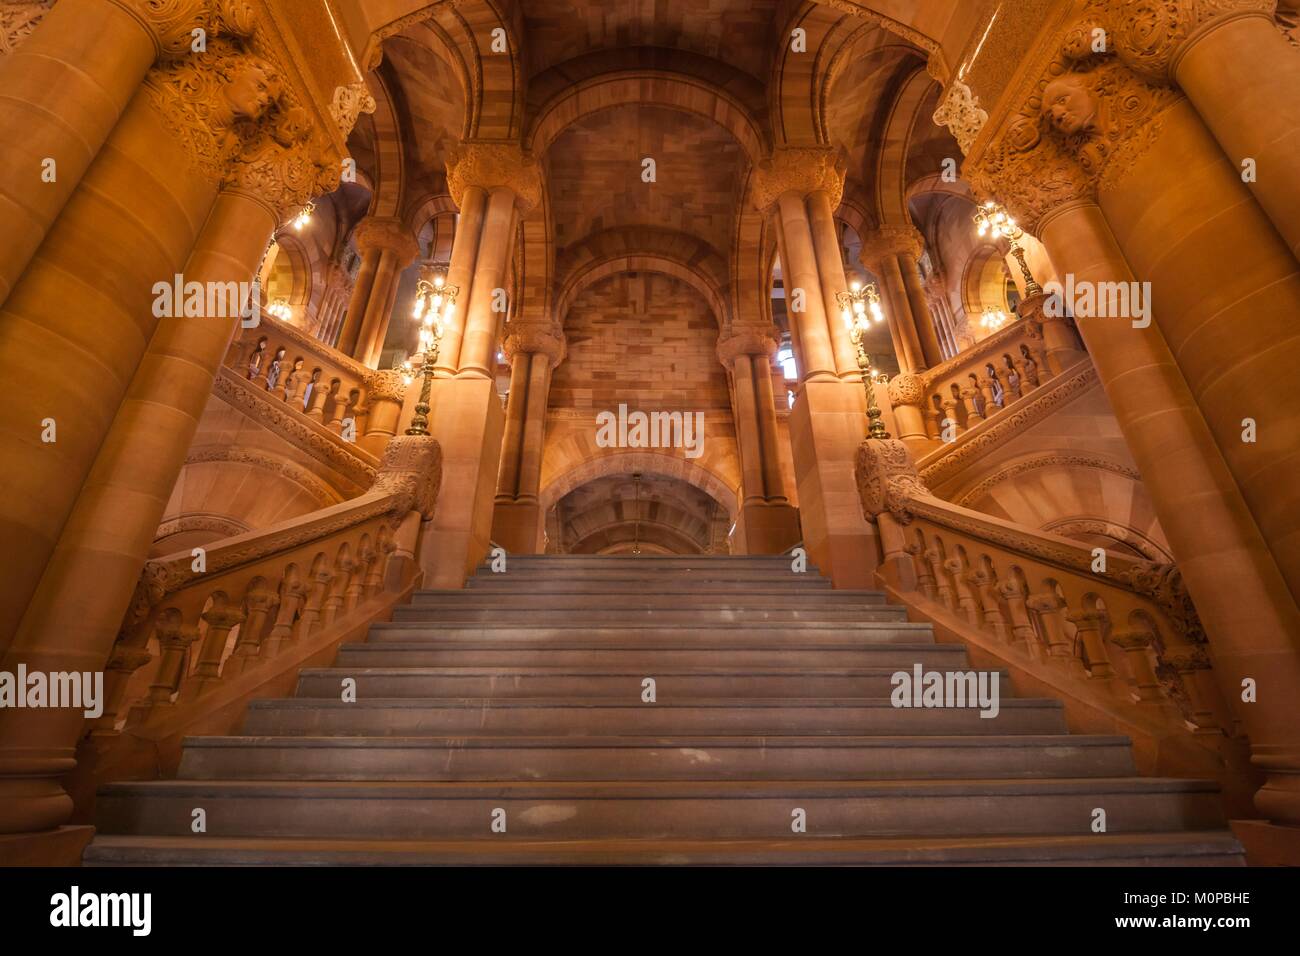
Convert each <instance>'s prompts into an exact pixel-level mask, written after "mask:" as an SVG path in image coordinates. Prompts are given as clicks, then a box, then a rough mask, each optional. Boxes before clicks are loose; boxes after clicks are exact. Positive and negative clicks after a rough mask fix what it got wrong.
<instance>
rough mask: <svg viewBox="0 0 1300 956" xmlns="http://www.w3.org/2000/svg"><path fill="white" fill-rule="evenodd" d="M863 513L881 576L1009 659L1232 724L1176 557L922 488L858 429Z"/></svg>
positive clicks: (1111, 702)
mask: <svg viewBox="0 0 1300 956" xmlns="http://www.w3.org/2000/svg"><path fill="white" fill-rule="evenodd" d="M857 478H858V489H859V493H860V495H861V497H862V506H863V512H864V514H865V515H866V516H867V517H868V519H869V520H872V521H874V522H875V523H876V525H877V527H878V529H879V531H880V536H881V542H882V547H883V550H884V560H883V565H882V568H881V572H880V573H881V575H882V577H883V578H884V579H885V581H886V582H887V583H888V585H889V586H890V587H891V588H892V589H894V590H895V591H896V592H897V593H898V594H899V595H900V596H902V597H903V598H904V599H905V600H907V601H908V603H910V604H914V605H915V606H916V607H918V608H919V609H922V610H923V611H927V613H929V612H934V613H935V614H937V615H940V616H946V617H950V618H955V619H957V620H958V621H960V622H961V624H962V625H963V630H965V631H968V632H970V633H973V634H976V635H981V636H982V637H984V638H986V639H987V642H986V646H987V647H988V648H989V649H991V650H992V651H993V652H994V653H995V654H997V655H999V656H1001V657H1002V658H1003V659H1005V660H1008V661H1020V662H1024V663H1025V664H1026V666H1029V667H1031V668H1034V669H1036V670H1037V671H1038V672H1039V673H1041V674H1046V675H1048V676H1049V677H1050V676H1051V675H1052V674H1055V678H1054V679H1056V680H1059V681H1061V682H1062V683H1070V682H1084V683H1086V684H1087V685H1088V686H1089V688H1090V692H1091V695H1092V696H1093V697H1094V699H1097V700H1100V701H1102V702H1103V703H1104V704H1105V705H1106V706H1107V707H1118V708H1120V709H1121V710H1122V709H1125V708H1130V709H1132V708H1136V710H1130V716H1131V717H1132V719H1133V720H1137V721H1141V720H1148V721H1149V720H1153V719H1154V720H1160V719H1162V718H1168V717H1176V718H1180V720H1178V721H1177V722H1178V723H1179V725H1180V726H1181V727H1182V728H1183V729H1185V730H1186V731H1187V732H1189V733H1194V734H1202V735H1211V736H1213V735H1220V736H1221V735H1222V734H1223V733H1225V732H1226V730H1225V728H1228V727H1230V726H1231V723H1230V721H1229V718H1228V711H1227V710H1226V708H1225V706H1224V701H1223V700H1222V698H1221V696H1220V694H1219V692H1218V690H1217V688H1216V687H1215V685H1214V682H1213V680H1212V675H1211V674H1210V666H1211V665H1210V659H1209V656H1208V654H1207V652H1206V647H1205V644H1206V636H1205V633H1204V631H1203V630H1202V629H1201V625H1200V622H1199V620H1198V619H1197V617H1196V611H1195V608H1194V607H1193V606H1192V603H1191V599H1190V598H1189V597H1188V595H1187V592H1186V590H1185V589H1184V587H1183V585H1182V580H1181V577H1180V575H1179V573H1178V571H1177V568H1176V567H1174V566H1173V565H1157V564H1154V563H1151V562H1147V561H1142V560H1137V559H1133V558H1129V557H1125V556H1123V555H1119V554H1115V553H1111V552H1106V551H1104V550H1102V549H1091V548H1089V547H1088V546H1086V545H1084V544H1081V543H1079V542H1077V541H1072V540H1071V539H1069V538H1064V537H1061V536H1059V535H1054V534H1049V533H1046V532H1040V531H1035V530H1032V529H1028V528H1025V527H1022V526H1020V525H1016V524H1014V523H1012V522H1009V521H1004V520H1002V519H999V518H995V517H992V516H990V515H985V514H981V513H979V512H976V511H971V510H968V509H966V508H962V507H960V506H958V505H954V504H951V503H949V502H946V501H942V500H940V499H938V498H935V497H933V496H932V495H930V493H929V491H928V489H927V488H926V487H925V485H924V484H923V483H922V481H921V479H920V477H919V476H918V474H917V472H916V469H915V466H914V465H913V463H912V461H911V458H910V456H909V454H908V451H907V448H906V446H904V445H903V443H902V442H899V441H871V440H868V441H866V442H864V443H863V444H862V446H861V448H860V449H859V453H858V462H857Z"/></svg>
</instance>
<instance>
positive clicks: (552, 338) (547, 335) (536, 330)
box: [502, 323, 568, 368]
mask: <svg viewBox="0 0 1300 956" xmlns="http://www.w3.org/2000/svg"><path fill="white" fill-rule="evenodd" d="M511 324H512V326H513V327H512V328H510V329H509V330H508V331H507V333H506V339H505V342H504V344H503V346H502V349H503V351H504V352H505V353H506V356H507V357H508V358H509V359H510V360H511V361H514V357H515V356H516V355H518V354H526V355H545V356H546V357H547V358H548V359H549V360H550V362H551V368H555V367H556V366H557V365H559V364H560V363H561V362H563V361H564V357H565V355H567V354H568V343H567V341H566V340H565V337H564V333H563V332H559V331H557V330H555V329H552V328H551V327H549V326H547V325H542V324H539V323H530V324H519V325H515V324H514V323H511Z"/></svg>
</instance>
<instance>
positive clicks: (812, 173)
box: [753, 146, 845, 212]
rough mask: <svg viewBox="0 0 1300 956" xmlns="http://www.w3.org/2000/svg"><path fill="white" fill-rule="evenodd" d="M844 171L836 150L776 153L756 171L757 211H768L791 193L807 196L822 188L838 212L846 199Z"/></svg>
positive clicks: (795, 149)
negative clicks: (844, 197)
mask: <svg viewBox="0 0 1300 956" xmlns="http://www.w3.org/2000/svg"><path fill="white" fill-rule="evenodd" d="M844 172H845V166H844V163H843V161H842V160H841V159H840V158H839V155H838V153H837V152H836V151H835V150H833V149H829V148H823V147H813V146H799V147H788V148H785V149H778V150H775V151H774V152H773V153H772V155H771V157H769V158H768V159H765V160H764V161H763V162H761V163H759V165H758V166H757V167H755V169H754V174H753V199H754V208H755V209H757V210H758V211H759V212H767V210H769V209H771V208H772V206H773V205H774V204H775V203H776V201H777V200H778V199H779V198H781V196H783V195H785V194H786V193H788V192H794V193H798V194H799V196H800V197H805V196H809V195H811V194H812V193H814V192H816V191H817V190H819V189H820V190H824V191H825V192H826V193H827V195H828V196H829V197H830V203H831V208H832V209H835V208H837V207H838V206H839V204H840V200H841V199H842V198H843V196H844Z"/></svg>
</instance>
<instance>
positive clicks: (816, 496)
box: [790, 382, 879, 588]
mask: <svg viewBox="0 0 1300 956" xmlns="http://www.w3.org/2000/svg"><path fill="white" fill-rule="evenodd" d="M866 437H867V415H866V395H865V393H864V392H863V389H862V386H861V385H860V384H856V383H850V382H805V383H804V384H803V386H802V387H801V388H800V391H799V397H798V399H797V400H796V401H795V405H794V408H793V409H792V410H791V412H790V446H791V451H792V452H793V455H794V470H795V481H796V482H797V484H798V488H799V517H800V522H801V524H802V526H803V542H804V547H805V548H806V549H807V551H808V557H809V559H810V560H811V561H812V562H813V563H815V564H816V565H817V566H818V567H819V568H820V569H821V571H822V573H823V574H826V575H828V576H829V577H830V578H831V580H832V581H834V582H835V586H836V587H837V588H871V587H873V586H874V581H873V574H874V572H875V569H876V566H877V564H878V558H877V555H878V552H879V548H878V547H877V542H876V540H875V539H876V532H875V530H874V529H873V528H872V527H871V526H870V525H869V524H868V523H867V521H866V519H865V518H863V516H862V503H861V500H860V498H859V496H858V487H857V481H856V479H855V477H854V467H855V463H856V459H857V452H858V446H859V445H861V444H862V442H863V440H864V439H865V438H866Z"/></svg>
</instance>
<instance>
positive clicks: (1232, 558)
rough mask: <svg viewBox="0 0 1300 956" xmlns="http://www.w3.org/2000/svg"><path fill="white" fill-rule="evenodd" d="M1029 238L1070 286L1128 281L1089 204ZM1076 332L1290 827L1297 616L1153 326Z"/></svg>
mask: <svg viewBox="0 0 1300 956" xmlns="http://www.w3.org/2000/svg"><path fill="white" fill-rule="evenodd" d="M1039 235H1040V236H1041V238H1042V240H1043V243H1044V245H1046V246H1047V248H1048V250H1049V252H1050V253H1051V256H1052V260H1053V262H1055V263H1057V264H1058V267H1059V269H1060V271H1061V273H1062V274H1063V275H1064V274H1070V273H1073V274H1074V276H1075V281H1076V282H1091V283H1102V282H1125V283H1127V282H1133V281H1135V280H1134V276H1133V272H1132V270H1131V269H1130V268H1129V265H1128V262H1127V261H1126V260H1125V258H1124V255H1123V253H1122V252H1121V251H1120V249H1119V247H1118V245H1117V243H1116V241H1115V238H1114V235H1113V233H1112V232H1111V229H1110V226H1109V224H1108V223H1107V221H1106V217H1105V215H1104V214H1103V213H1102V211H1101V209H1100V208H1099V207H1098V206H1097V205H1096V204H1095V203H1092V202H1089V201H1086V200H1079V201H1075V202H1073V203H1069V204H1066V205H1064V206H1061V207H1058V211H1056V212H1055V213H1053V214H1050V215H1049V216H1048V217H1047V218H1046V219H1045V220H1044V221H1043V222H1042V223H1040V225H1039ZM1078 325H1079V330H1080V333H1081V334H1082V335H1083V338H1084V341H1085V342H1086V344H1087V346H1088V351H1089V353H1090V354H1091V355H1092V358H1093V362H1094V363H1095V365H1096V367H1097V371H1098V374H1099V376H1100V378H1101V382H1102V385H1103V387H1104V388H1105V390H1106V394H1107V397H1108V399H1109V400H1110V404H1111V407H1112V408H1113V409H1114V412H1115V417H1116V420H1117V421H1118V423H1119V426H1120V429H1121V430H1122V432H1123V434H1124V438H1125V440H1126V442H1127V444H1128V447H1129V450H1130V451H1131V452H1132V454H1133V458H1134V460H1135V461H1136V462H1137V465H1138V468H1139V470H1140V471H1141V472H1142V478H1143V482H1144V484H1145V485H1146V487H1147V490H1148V491H1149V493H1150V495H1151V500H1152V504H1153V506H1154V508H1155V511H1156V515H1157V517H1158V518H1159V520H1160V525H1161V527H1162V528H1163V529H1164V531H1165V534H1166V535H1167V536H1168V538H1169V542H1170V546H1171V549H1172V551H1173V554H1174V558H1175V559H1176V560H1177V562H1178V567H1179V569H1180V571H1181V572H1182V575H1183V578H1184V580H1185V581H1186V582H1187V588H1188V591H1189V593H1190V594H1191V596H1192V599H1193V600H1194V601H1195V603H1196V608H1197V611H1198V613H1199V615H1200V618H1201V621H1202V623H1203V624H1204V626H1205V629H1206V632H1207V633H1208V634H1209V638H1210V642H1209V645H1208V647H1209V651H1210V654H1211V656H1212V657H1213V658H1214V671H1215V676H1216V678H1217V679H1218V681H1219V685H1220V687H1221V689H1222V691H1223V693H1224V696H1225V699H1227V700H1228V701H1229V702H1231V703H1232V704H1233V706H1234V710H1235V711H1236V716H1237V718H1238V719H1239V720H1240V721H1241V722H1242V725H1243V726H1244V728H1245V730H1246V733H1247V734H1248V735H1249V737H1250V740H1251V750H1252V754H1253V755H1254V761H1255V763H1256V764H1257V765H1259V766H1260V767H1261V768H1262V769H1263V770H1264V771H1265V773H1266V774H1267V778H1268V782H1267V783H1266V785H1265V787H1264V789H1263V790H1261V791H1260V792H1259V794H1257V795H1256V805H1257V806H1258V807H1259V808H1260V810H1261V811H1263V812H1264V813H1265V814H1266V815H1268V816H1270V817H1272V818H1274V819H1280V820H1283V821H1285V822H1289V823H1293V824H1295V823H1300V739H1297V738H1298V737H1300V732H1298V730H1297V727H1296V723H1295V720H1294V716H1295V715H1294V702H1295V701H1296V700H1297V699H1300V610H1297V607H1296V602H1295V600H1294V599H1293V598H1292V596H1291V593H1290V591H1289V590H1288V588H1287V586H1286V582H1285V580H1284V579H1283V577H1282V575H1281V572H1280V571H1279V569H1278V566H1277V563H1276V562H1275V561H1274V558H1273V555H1272V553H1271V552H1270V551H1269V549H1268V546H1267V544H1266V542H1265V541H1264V538H1263V536H1262V535H1261V533H1260V530H1259V528H1258V526H1257V525H1256V524H1255V521H1254V519H1253V517H1252V516H1251V514H1250V511H1249V509H1248V508H1247V507H1246V503H1245V501H1244V500H1243V498H1242V495H1241V491H1240V489H1239V488H1238V487H1237V484H1236V482H1235V481H1234V480H1233V477H1232V474H1231V472H1230V471H1229V470H1228V467H1227V465H1226V463H1225V462H1224V460H1223V457H1222V455H1221V453H1220V451H1219V448H1218V446H1217V445H1216V444H1215V442H1214V438H1213V436H1212V435H1211V433H1210V430H1209V428H1208V427H1207V425H1206V423H1205V420H1204V419H1203V418H1202V417H1201V414H1200V412H1199V410H1198V409H1197V407H1196V403H1195V401H1194V400H1193V398H1192V395H1191V392H1190V390H1189V388H1188V385H1187V382H1186V381H1185V380H1184V378H1183V376H1182V373H1181V372H1180V371H1179V369H1178V366H1177V364H1176V363H1175V361H1174V358H1173V355H1172V354H1171V352H1170V350H1169V346H1168V344H1167V343H1166V341H1165V338H1164V336H1163V335H1162V334H1161V331H1160V326H1159V325H1156V324H1153V325H1151V326H1150V327H1148V328H1146V329H1142V330H1137V329H1134V328H1133V327H1132V325H1131V323H1128V322H1123V321H1118V322H1117V321H1116V320H1115V319H1113V318H1085V319H1080V320H1079V321H1078ZM1247 677H1249V678H1251V679H1253V680H1255V681H1256V682H1257V683H1258V685H1259V687H1260V693H1259V698H1258V702H1257V703H1251V704H1242V703H1241V699H1240V694H1241V687H1242V680H1243V679H1245V678H1247ZM1265 687H1267V691H1266V692H1265V690H1264V688H1265Z"/></svg>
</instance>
